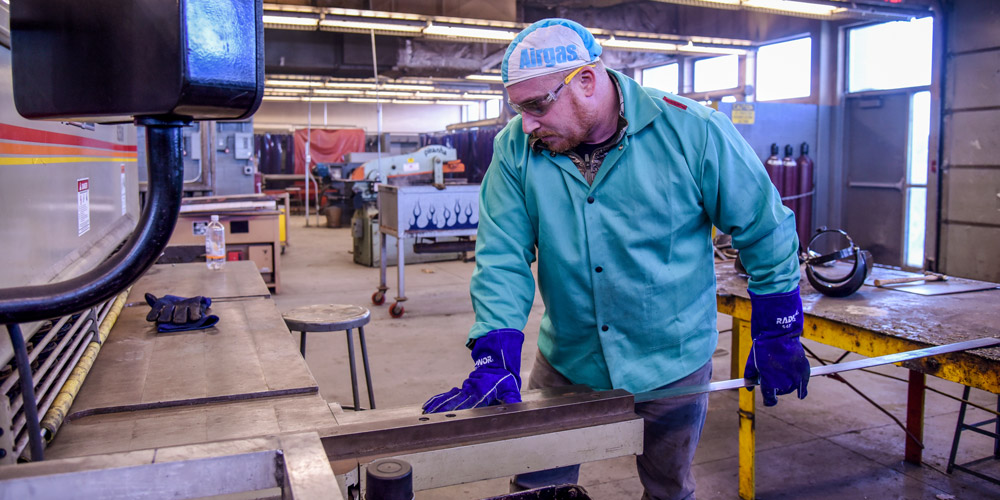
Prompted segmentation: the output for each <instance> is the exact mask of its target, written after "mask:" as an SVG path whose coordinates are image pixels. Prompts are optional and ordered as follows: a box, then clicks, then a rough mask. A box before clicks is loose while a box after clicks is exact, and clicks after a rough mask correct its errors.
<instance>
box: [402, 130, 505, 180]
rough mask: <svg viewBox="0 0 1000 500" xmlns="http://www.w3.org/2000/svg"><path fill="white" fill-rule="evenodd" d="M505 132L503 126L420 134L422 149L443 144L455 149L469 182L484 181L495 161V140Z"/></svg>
mask: <svg viewBox="0 0 1000 500" xmlns="http://www.w3.org/2000/svg"><path fill="white" fill-rule="evenodd" d="M501 130H503V126H502V125H493V126H489V127H478V128H474V129H462V130H455V131H452V132H438V133H433V134H420V147H424V146H428V145H431V144H441V145H444V146H448V147H451V148H455V151H456V153H457V154H458V159H459V160H462V163H464V164H465V174H466V178H467V179H468V180H469V182H472V183H478V182H482V181H483V175H485V174H486V169H487V168H488V167H489V166H490V161H491V160H492V159H493V139H494V138H495V137H496V135H497V134H498V133H499V132H500V131H501Z"/></svg>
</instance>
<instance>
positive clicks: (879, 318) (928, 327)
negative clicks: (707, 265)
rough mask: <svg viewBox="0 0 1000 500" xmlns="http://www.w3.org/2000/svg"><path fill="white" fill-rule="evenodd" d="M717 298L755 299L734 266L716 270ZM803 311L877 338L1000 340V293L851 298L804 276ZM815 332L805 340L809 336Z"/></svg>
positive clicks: (884, 292)
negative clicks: (824, 291) (824, 289)
mask: <svg viewBox="0 0 1000 500" xmlns="http://www.w3.org/2000/svg"><path fill="white" fill-rule="evenodd" d="M902 274H903V273H901V272H899V271H894V270H890V269H884V268H879V267H876V268H874V269H873V271H872V275H871V276H869V278H868V280H867V282H869V283H870V282H871V281H872V279H875V278H878V279H884V278H895V277H899V276H901V275H902ZM715 276H716V281H717V292H716V294H717V296H719V297H720V298H722V297H728V296H732V297H740V298H743V299H746V300H749V299H750V295H749V293H748V292H747V280H746V279H745V278H743V277H740V276H739V274H737V273H736V271H735V269H734V268H733V263H732V262H731V261H730V262H720V263H716V265H715ZM800 287H801V292H802V309H803V312H804V313H805V314H806V315H807V316H814V317H818V318H823V319H826V320H830V321H834V322H837V323H841V324H844V325H850V326H852V327H855V328H858V329H862V330H866V331H868V332H872V333H875V334H881V335H884V336H887V337H892V338H896V339H901V340H905V341H909V342H915V343H919V344H926V345H927V346H931V345H943V344H950V343H954V342H961V341H963V340H971V339H978V338H983V337H1000V321H997V312H998V311H1000V290H998V289H992V290H980V291H975V292H965V293H954V294H947V295H931V296H926V295H918V294H915V293H908V292H904V291H901V290H894V289H892V288H883V287H875V286H869V285H863V286H862V287H861V288H860V289H859V290H858V291H857V292H855V293H853V294H851V295H849V296H847V297H841V298H837V297H827V296H826V295H823V294H821V293H819V292H817V291H816V290H815V289H814V288H813V287H812V286H811V285H810V284H809V281H808V280H807V279H806V277H805V273H804V272H803V274H802V281H801V282H800ZM809 333H810V332H809V331H806V332H805V336H806V337H809ZM969 354H972V355H975V356H978V357H981V358H986V359H989V360H993V361H1000V348H996V347H993V348H987V349H977V350H975V351H969Z"/></svg>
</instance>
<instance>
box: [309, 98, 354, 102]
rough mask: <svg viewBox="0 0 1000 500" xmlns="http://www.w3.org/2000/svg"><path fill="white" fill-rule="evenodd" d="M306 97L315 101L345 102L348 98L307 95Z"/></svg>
mask: <svg viewBox="0 0 1000 500" xmlns="http://www.w3.org/2000/svg"><path fill="white" fill-rule="evenodd" d="M306 99H307V100H309V101H313V102H344V101H346V100H347V98H345V97H307V98H306Z"/></svg>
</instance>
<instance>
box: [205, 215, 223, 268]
mask: <svg viewBox="0 0 1000 500" xmlns="http://www.w3.org/2000/svg"><path fill="white" fill-rule="evenodd" d="M205 262H206V263H207V264H208V268H209V269H212V270H216V271H217V270H219V269H222V267H223V266H225V265H226V228H225V226H223V225H222V223H221V222H219V216H218V215H213V216H212V222H209V223H208V226H206V227H205Z"/></svg>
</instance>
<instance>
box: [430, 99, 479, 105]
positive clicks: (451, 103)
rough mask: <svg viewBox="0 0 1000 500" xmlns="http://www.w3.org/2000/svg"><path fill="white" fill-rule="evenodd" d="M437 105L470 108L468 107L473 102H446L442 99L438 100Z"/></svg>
mask: <svg viewBox="0 0 1000 500" xmlns="http://www.w3.org/2000/svg"><path fill="white" fill-rule="evenodd" d="M437 103H438V104H445V105H448V106H468V105H470V104H472V103H471V102H468V101H446V100H441V99H438V100H437Z"/></svg>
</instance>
